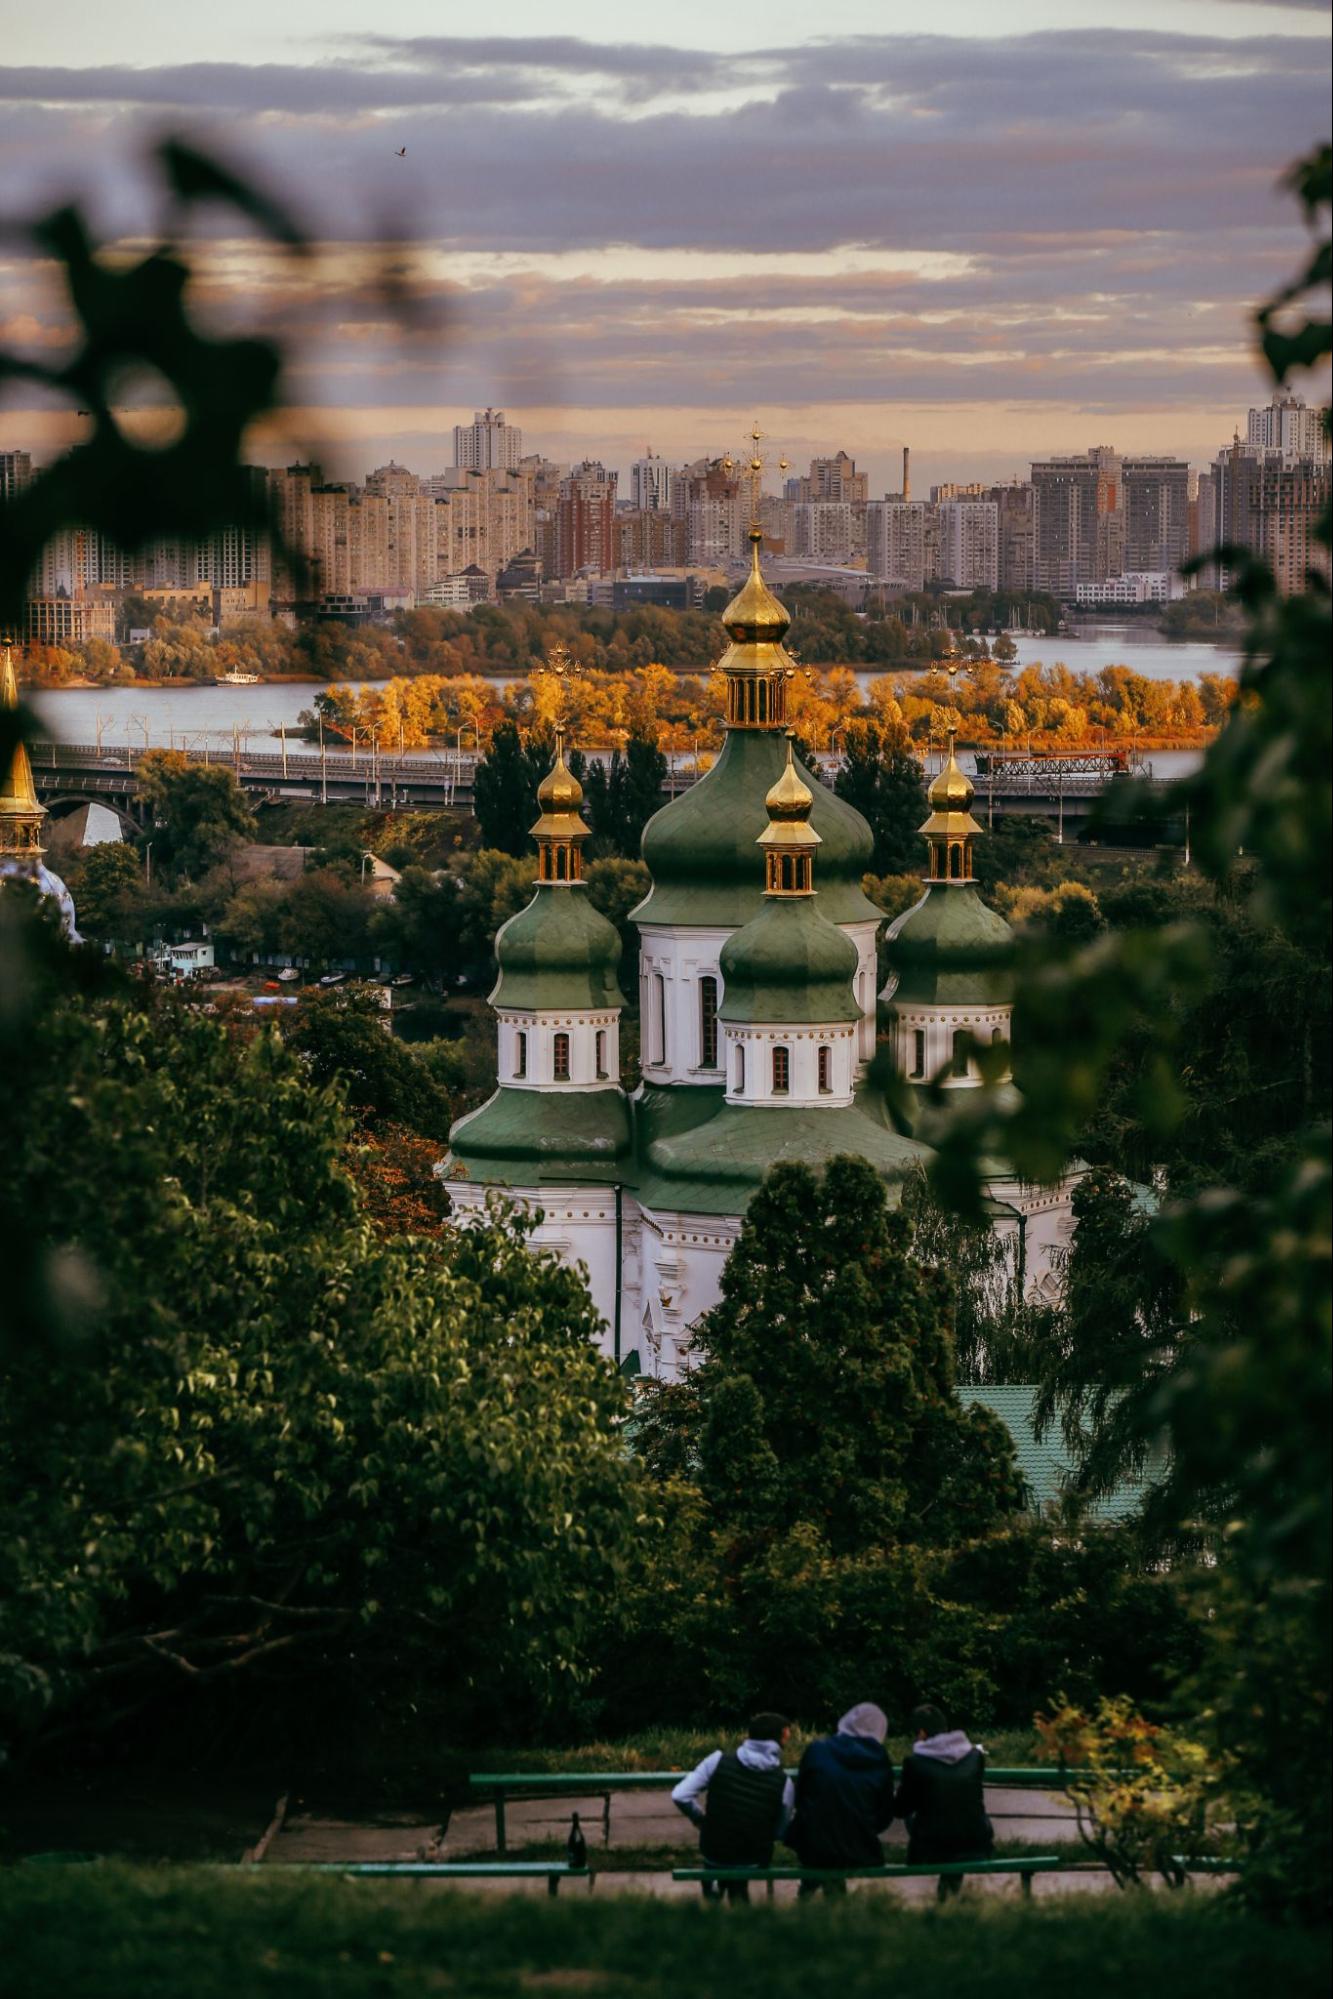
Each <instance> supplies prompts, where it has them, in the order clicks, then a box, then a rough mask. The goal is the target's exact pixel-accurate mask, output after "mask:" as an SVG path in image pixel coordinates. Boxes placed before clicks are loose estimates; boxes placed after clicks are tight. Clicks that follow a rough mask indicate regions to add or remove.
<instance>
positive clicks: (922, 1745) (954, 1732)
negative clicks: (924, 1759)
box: [911, 1728, 979, 1763]
mask: <svg viewBox="0 0 1333 1999" xmlns="http://www.w3.org/2000/svg"><path fill="white" fill-rule="evenodd" d="M978 1747H979V1744H977V1743H975V1742H973V1741H972V1739H971V1737H970V1736H969V1735H968V1734H967V1732H966V1730H965V1729H961V1728H946V1729H945V1730H944V1732H943V1734H942V1735H928V1736H927V1737H926V1739H925V1741H924V1742H914V1743H913V1744H912V1749H911V1754H912V1755H913V1756H931V1757H933V1758H934V1760H935V1761H936V1762H937V1763H961V1762H962V1760H963V1758H964V1757H965V1756H970V1755H971V1754H972V1751H973V1750H974V1749H976V1748H978Z"/></svg>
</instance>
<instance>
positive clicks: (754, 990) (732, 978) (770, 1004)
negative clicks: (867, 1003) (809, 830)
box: [718, 849, 861, 1024]
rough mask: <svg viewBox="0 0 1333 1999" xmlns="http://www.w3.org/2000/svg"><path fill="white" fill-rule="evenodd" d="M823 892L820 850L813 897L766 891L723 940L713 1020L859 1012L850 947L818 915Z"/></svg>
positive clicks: (850, 1016) (843, 1016) (853, 1015)
mask: <svg viewBox="0 0 1333 1999" xmlns="http://www.w3.org/2000/svg"><path fill="white" fill-rule="evenodd" d="M751 866H752V867H753V862H752V863H751ZM826 896H827V889H826V887H825V883H824V855H823V850H822V849H821V850H820V883H819V897H818V903H816V899H815V898H814V897H812V896H793V897H780V896H770V897H768V898H766V899H765V901H764V903H763V906H762V907H761V909H760V911H759V914H758V915H757V916H752V917H751V918H750V921H749V922H748V923H746V924H744V925H743V926H742V928H741V929H739V930H738V931H736V932H735V934H734V935H733V936H732V937H730V938H728V940H727V942H726V943H725V944H724V945H723V947H722V960H721V965H722V984H723V1000H722V1004H721V1006H720V1007H719V1008H718V1018H719V1019H720V1020H732V1021H746V1022H753V1023H755V1024H762V1023H764V1022H774V1023H780V1022H787V1021H792V1022H800V1021H815V1022H826V1021H827V1022H832V1021H838V1020H859V1019H860V1018H861V1009H860V1007H859V1006H858V1005H857V1002H856V994H855V993H854V992H853V990H852V980H853V979H854V978H855V976H856V968H857V963H858V958H857V950H856V946H855V944H853V943H852V941H851V939H850V938H849V937H846V936H844V934H843V932H842V931H841V930H839V929H838V928H837V927H836V925H835V924H832V923H830V922H829V920H828V918H827V916H825V915H824V914H823V913H822V911H823V905H824V901H825V898H826Z"/></svg>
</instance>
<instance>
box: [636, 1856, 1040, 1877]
mask: <svg viewBox="0 0 1333 1999" xmlns="http://www.w3.org/2000/svg"><path fill="white" fill-rule="evenodd" d="M1077 1865H1079V1863H1078V1862H1077V1861H1069V1860H1065V1859H1064V1858H1062V1856H1061V1855H1060V1854H1058V1853H1039V1854H1033V1856H1032V1858H1031V1859H1030V1860H1029V1859H1026V1858H1024V1859H1016V1860H947V1861H940V1862H938V1863H936V1864H931V1863H929V1862H915V1861H887V1862H886V1863H885V1864H884V1865H883V1866H882V1867H677V1868H675V1869H674V1870H673V1872H672V1875H671V1878H672V1880H673V1881H897V1880H902V1879H904V1878H905V1877H908V1876H911V1875H917V1874H932V1875H933V1874H1044V1873H1050V1872H1053V1871H1054V1870H1056V1869H1067V1868H1070V1867H1075V1866H1077Z"/></svg>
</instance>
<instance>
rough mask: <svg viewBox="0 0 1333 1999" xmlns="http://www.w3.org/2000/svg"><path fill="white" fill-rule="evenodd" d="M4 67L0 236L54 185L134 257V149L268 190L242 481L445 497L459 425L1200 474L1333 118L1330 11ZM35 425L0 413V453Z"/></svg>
mask: <svg viewBox="0 0 1333 1999" xmlns="http://www.w3.org/2000/svg"><path fill="white" fill-rule="evenodd" d="M219 23H220V24H221V26H220V27H219V26H218V24H219ZM557 24H558V26H559V30H560V32H559V33H558V34H556V33H553V32H552V29H553V27H555V26H556V25H557ZM812 24H815V25H817V28H818V32H817V33H816V32H814V31H813V28H812ZM927 25H928V28H929V32H924V31H923V29H924V28H925V27H926V26H927ZM492 27H496V28H500V27H502V28H503V33H494V34H493V33H489V32H481V31H482V30H483V29H486V30H489V29H490V28H492ZM3 57H4V61H3V64H2V65H0V98H3V100H4V102H3V116H2V117H0V186H3V187H4V189H5V197H4V201H5V209H6V212H7V213H8V214H10V215H11V216H12V215H14V214H21V213H24V212H32V211H33V210H34V209H36V208H37V207H39V206H41V205H50V204H52V203H54V202H55V201H56V200H57V199H63V198H66V197H68V196H69V195H71V194H76V195H78V196H79V197H80V198H81V199H83V200H84V201H85V202H86V203H87V205H88V208H89V210H90V213H91V214H92V216H93V218H94V220H95V222H96V225H97V227H98V229H99V230H100V231H101V232H102V233H103V234H104V236H105V237H106V239H107V240H108V241H118V242H121V243H127V242H133V241H134V240H136V239H137V238H140V237H142V236H143V234H144V233H145V232H146V231H148V230H150V229H151V227H152V224H153V219H154V214H155V209H154V203H153V197H152V192H151V187H150V183H149V182H148V180H147V178H146V176H145V175H144V173H143V170H142V159H143V152H144V148H145V145H146V143H147V142H148V141H149V139H151V137H152V136H153V135H154V134H158V133H161V132H162V131H164V130H165V131H176V132H180V133H182V134H184V135H186V136H188V137H190V138H192V139H194V140H195V141H196V142H197V143H202V144H206V145H207V144H211V145H214V146H216V147H218V148H219V149H221V150H222V151H224V152H225V154H226V155H227V156H228V157H229V158H231V159H233V160H237V161H241V162H244V163H246V164H247V165H248V167H249V168H250V169H251V170H253V171H256V172H258V173H260V174H261V175H262V176H263V178H264V179H265V180H266V182H267V183H268V184H269V185H271V186H273V187H274V188H278V189H281V190H282V191H283V193H284V195H285V197H286V198H287V199H288V201H289V202H290V204H291V205H292V207H293V208H294V209H295V210H296V211H297V213H298V215H299V217H300V218H301V220H302V221H303V222H304V224H305V226H306V227H307V229H308V230H309V232H310V233H311V234H312V236H313V237H314V238H315V239H316V240H317V242H318V244H319V246H320V254H319V256H318V258H317V259H316V260H315V262H314V263H313V265H312V267H311V269H310V271H309V272H308V274H306V275H305V276H303V277H301V278H300V279H299V281H298V279H297V278H296V277H294V275H293V274H292V272H291V271H290V270H288V269H286V268H285V267H284V266H283V264H282V262H281V260H279V259H278V258H277V257H276V256H275V255H274V254H272V253H270V252H267V251H265V250H263V249H262V248H260V247H259V246H257V245H255V244H254V243H252V242H246V241H244V240H242V239H241V238H240V237H239V236H236V237H228V236H225V235H223V236H218V237H217V238H215V240H213V241H211V242H210V243H209V245H208V246H207V251H206V255H205V259H204V275H203V278H202V281H201V284H200V286H199V294H198V303H199V308H200V311H201V312H202V313H203V314H204V315H205V316H206V318H207V319H208V320H209V321H210V322H217V323H226V324H230V325H238V324H240V325H243V324H247V323H248V324H262V325H264V326H266V327H273V328H277V329H278V330H280V331H282V332H283V333H284V334H285V335H286V336H287V337H288V339H289V340H290V341H292V342H293V343H294V347H295V355H294V360H293V364H292V367H291V370H290V375H289V384H288V387H289V398H290V402H291V405H292V407H291V411H290V413H289V415H288V418H287V420H286V424H285V428H284V430H283V432H282V433H281V434H273V435H270V436H268V437H266V438H264V439H262V440H258V441H257V444H258V455H263V456H266V457H268V458H269V459H271V460H273V461H275V462H276V461H280V460H281V459H282V458H283V457H284V456H285V455H288V454H290V453H291V452H292V451H294V450H296V449H297V448H306V447H308V446H309V445H311V444H312V443H313V444H316V445H317V446H318V448H319V449H320V450H321V452H322V454H323V456H324V458H325V461H326V463H329V464H331V465H333V466H334V467H335V468H336V469H338V470H341V471H344V472H355V471H357V470H358V469H361V468H363V467H365V466H368V465H370V464H374V463H379V462H381V461H382V460H383V459H384V458H386V457H388V456H390V455H393V456H395V457H397V458H398V459H399V460H402V461H405V462H407V463H408V464H410V465H412V466H414V467H415V468H416V469H419V470H421V471H432V470H435V469H438V468H439V467H440V466H442V465H443V464H445V463H447V462H448V457H449V442H450V435H449V434H450V429H451V426H452V425H453V423H454V422H455V421H457V419H458V418H459V416H460V415H462V416H467V415H469V414H470V412H471V410H472V409H473V408H474V407H478V406H480V405H482V404H484V403H497V404H501V405H503V406H504V407H505V408H506V409H507V410H508V411H509V413H510V416H511V419H512V420H515V421H518V422H520V423H521V424H522V425H523V427H524V430H525V432H526V433H527V435H528V437H529V439H530V441H531V443H532V445H533V446H535V447H537V448H541V449H544V450H546V451H547V452H548V453H549V454H550V455H551V456H553V457H557V458H569V457H575V456H581V455H583V454H584V453H585V452H586V453H589V454H591V455H597V456H602V457H604V458H605V459H606V460H607V461H608V462H609V463H612V464H616V465H620V466H622V467H625V466H627V465H628V463H629V461H630V459H631V458H633V457H635V456H637V455H638V453H639V452H640V450H642V448H643V447H644V446H645V445H646V444H651V445H652V447H653V448H654V449H655V450H658V451H661V452H663V453H664V454H667V455H669V456H671V457H686V456H690V457H692V456H695V455H697V454H698V453H700V452H702V451H704V450H721V449H724V448H726V447H727V446H729V445H733V444H734V443H736V442H737V441H738V440H739V438H740V436H741V435H742V433H743V432H744V431H745V430H746V429H748V427H749V424H750V423H751V421H753V420H754V418H756V417H757V418H758V419H759V421H760V423H761V424H762V425H763V427H764V429H765V430H766V431H767V432H768V433H769V434H770V435H771V436H772V437H773V439H774V440H775V442H776V443H777V444H779V445H781V446H782V447H783V448H784V449H785V450H786V452H787V453H788V455H789V456H790V457H791V458H792V459H793V460H794V461H796V462H797V463H800V462H801V461H802V460H803V459H804V458H806V457H808V456H809V455H810V454H811V453H812V452H814V451H821V452H822V451H826V450H833V449H836V448H838V447H839V446H842V447H844V448H846V449H848V450H850V451H852V452H854V453H855V455H856V456H857V457H858V459H859V460H860V461H861V462H862V463H864V464H866V465H868V466H869V468H870V470H871V473H872V490H880V491H882V490H883V489H884V487H885V485H886V484H888V483H896V454H897V452H898V450H899V448H900V446H901V444H902V443H903V442H904V441H907V442H910V443H911V445H912V447H913V461H914V469H915V473H916V476H917V479H918V480H919V482H920V485H921V487H922V488H924V486H925V484H926V483H927V482H928V481H929V480H931V479H935V478H958V477H967V476H997V475H1005V474H1008V473H1011V472H1019V471H1022V470H1024V469H1025V467H1026V464H1027V462H1028V460H1029V458H1030V457H1031V456H1032V455H1033V454H1034V453H1042V452H1046V451H1050V450H1057V449H1082V448H1084V447H1085V446H1086V445H1088V444H1092V443H1099V442H1107V443H1113V444H1116V445H1118V446H1120V447H1121V448H1122V449H1124V450H1134V449H1155V450H1167V451H1174V452H1181V453H1184V454H1187V455H1188V456H1190V457H1191V458H1193V459H1194V460H1195V461H1196V462H1201V461H1203V460H1205V459H1206V458H1208V457H1210V456H1211V455H1212V453H1213V452H1214V451H1215V450H1216V448H1217V447H1218V445H1219V444H1220V443H1221V442H1222V441H1223V440H1224V439H1225V438H1226V437H1228V436H1229V435H1230V432H1231V428H1232V425H1233V423H1234V422H1235V421H1236V420H1237V417H1238V416H1242V420H1243V411H1244V409H1245V408H1246V406H1247V405H1248V404H1249V403H1250V402H1251V401H1253V400H1255V399H1256V398H1257V397H1259V396H1260V395H1261V394H1262V393H1263V391H1262V386H1261V378H1260V375H1259V373H1258V370H1257V368H1256V366H1255V363H1254V361H1253V359H1252V356H1251V352H1250V341H1249V333H1248V314H1249V310H1250V307H1251V305H1252V303H1253V301H1254V300H1256V299H1257V298H1258V297H1260V296H1261V295H1263V294H1264V293H1265V292H1267V291H1269V290H1271V289H1272V288H1273V287H1274V286H1275V285H1276V284H1277V283H1278V282H1279V281H1280V280H1281V279H1282V278H1283V277H1285V276H1286V275H1287V274H1288V273H1289V272H1290V271H1291V270H1292V269H1293V267H1294V265H1295V263H1296V261H1297V259H1298V257H1299V255H1300V252H1301V249H1302V232H1301V230H1300V228H1299V226H1298V224H1297V221H1296V218H1295V214H1294V209H1293V204H1292V203H1291V200H1290V198H1289V197H1288V196H1285V195H1283V194H1282V193H1281V192H1280V191H1279V189H1278V187H1277V182H1278V179H1279V176H1280V174H1281V172H1282V169H1283V167H1284V166H1285V165H1286V164H1287V162H1288V161H1289V160H1290V159H1291V158H1293V157H1294V156H1295V155H1296V154H1298V153H1300V152H1302V151H1305V150H1307V149H1308V147H1309V146H1310V145H1312V144H1313V143H1314V142H1315V141H1317V140H1318V139H1319V138H1321V137H1322V136H1323V135H1324V134H1325V132H1326V129H1327V124H1328V110H1327V105H1328V90H1329V76H1328V70H1329V46H1328V10H1327V7H1326V5H1324V4H1322V0H1315V4H1305V0H1282V3H1281V4H1269V0H1100V4H1097V5H1095V6H1094V5H1090V4H1082V0H1009V4H1007V5H1005V6H1000V5H998V4H996V0H986V4H983V0H932V4H931V5H930V6H929V7H923V6H920V5H919V4H914V5H912V6H911V7H907V6H904V5H900V4H898V0H823V4H822V5H820V6H818V7H811V6H810V5H809V4H808V0H801V4H799V5H798V4H796V0H769V3H768V4H766V5H764V6H762V7H758V6H754V5H736V4H734V0H733V4H732V5H731V6H730V7H728V8H723V7H720V6H718V5H717V4H716V0H708V4H705V0H676V4H675V5H674V6H673V7H671V8H670V9H664V8H654V9H652V10H651V12H650V11H649V10H647V9H637V10H636V9H634V8H632V7H627V6H625V5H623V4H621V5H617V6H614V7H613V6H612V5H610V4H609V0H565V5H564V6H563V7H562V8H561V9H560V10H558V13H557V10H555V9H553V8H551V7H550V5H549V0H544V4H542V5H540V6H539V5H538V4H537V0H508V4H507V5H506V6H505V8H504V10H503V14H501V13H500V12H499V10H495V11H494V12H490V11H488V10H485V9H484V8H482V7H479V6H477V5H476V4H475V0H473V4H470V5H467V6H464V5H461V4H457V0H379V4H377V5H375V6H371V5H368V4H367V0H319V4H315V0H285V4H283V5H281V6H279V7H275V6H274V5H272V0H268V3H267V4H261V0H229V4H228V5H227V6H226V7H225V9H219V10H216V11H214V10H209V9H205V8H191V9H184V8H179V7H178V8H174V9H171V10H167V9H165V8H163V7H162V6H161V5H160V4H157V5H150V4H148V0H118V4H117V5H116V6H115V7H114V8H106V9H102V10H99V11H98V12H97V13H96V14H94V12H93V10H91V9H90V8H88V7H87V6H86V4H70V0H47V4H45V5H42V6H40V7H37V6H30V7H27V8H25V9H23V10H22V13H21V16H20V17H18V18H15V19H13V20H12V21H11V24H10V26H9V28H8V31H7V36H6V41H5V44H4V48H3ZM400 146H405V147H406V148H407V153H406V157H405V158H399V157H397V148H399V147H400ZM386 239H392V240H393V241H394V242H396V243H398V244H401V245H402V246H403V248H402V251H401V253H398V252H395V253H394V254H395V257H396V258H397V261H399V262H400V263H401V264H402V266H403V268H404V269H405V270H406V272H407V274H408V275H407V280H406V282H407V287H408V290H409V292H410V294H411V296H412V297H413V299H414V300H416V301H417V302H418V303H419V304H420V306H421V307H422V309H423V314H422V317H421V319H420V320H419V322H418V323H417V324H416V326H415V328H407V329H404V328H403V327H402V326H400V325H398V324H396V323H395V322H394V321H393V320H392V318H391V316H390V315H389V314H388V312H387V310H386V306H385V303H384V295H383V289H382V285H381V283H380V279H379V266H380V263H381V258H382V252H381V251H380V250H379V249H378V248H377V245H381V244H383V243H384V242H385V241H386ZM0 267H2V268H3V275H4V293H3V303H2V304H0V341H3V342H4V343H5V344H9V345H26V346H28V347H30V348H32V349H34V350H37V351H44V352H46V353H48V354H50V353H52V352H54V351H56V350H57V347H58V343H59V340H60V338H61V328H62V320H61V302H60V299H59V295H58V293H57V292H56V291H55V290H54V289H53V287H52V285H51V281H50V274H49V273H48V272H45V271H44V270H43V269H42V268H41V267H40V266H37V265H34V264H32V263H31V262H28V261H26V260H25V258H24V255H23V254H22V252H21V251H19V250H17V249H15V248H14V247H13V246H12V244H11V245H10V246H9V247H8V249H7V250H6V251H5V253H4V255H3V258H0ZM70 423H71V420H70V419H69V418H67V417H66V416H64V415H62V414H61V413H59V412H57V411H54V410H52V409H49V408H40V407H34V406H31V399H30V398H29V405H28V406H25V405H24V403H23V402H22V401H21V400H20V399H19V397H18V396H16V394H15V393H14V392H13V391H11V392H10V393H9V395H8V398H7V400H6V402H5V403H4V405H3V407H0V443H4V444H30V445H32V446H33V447H34V448H36V449H38V450H39V451H42V452H49V451H50V450H52V449H54V448H56V447H58V445H59V444H60V442H61V441H62V440H63V439H66V438H68V437H69V436H70V435H71V430H70Z"/></svg>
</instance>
